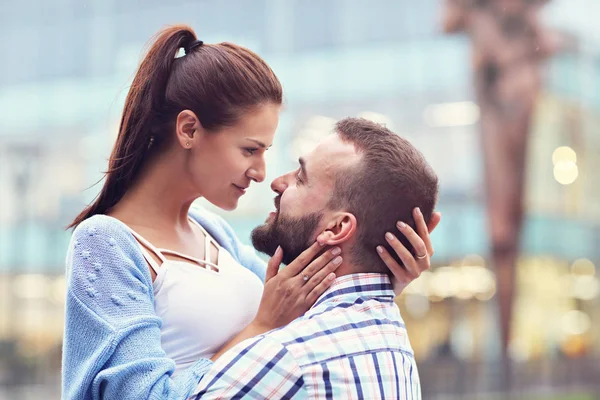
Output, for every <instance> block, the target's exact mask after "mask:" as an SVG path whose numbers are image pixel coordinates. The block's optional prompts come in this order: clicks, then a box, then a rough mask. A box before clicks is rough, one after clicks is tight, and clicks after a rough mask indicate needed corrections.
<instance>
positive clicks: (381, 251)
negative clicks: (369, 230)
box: [377, 246, 383, 254]
mask: <svg viewBox="0 0 600 400" xmlns="http://www.w3.org/2000/svg"><path fill="white" fill-rule="evenodd" d="M377 252H378V253H379V254H381V253H383V247H381V246H377Z"/></svg>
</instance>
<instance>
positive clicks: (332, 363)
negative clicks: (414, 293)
mask: <svg viewBox="0 0 600 400" xmlns="http://www.w3.org/2000/svg"><path fill="white" fill-rule="evenodd" d="M196 393H197V396H196V397H195V399H197V400H200V399H201V400H205V399H242V398H244V399H344V400H351V399H406V400H409V399H410V400H415V399H417V400H419V399H421V388H420V383H419V375H418V372H417V366H416V363H415V359H414V356H413V351H412V348H411V346H410V343H409V341H408V336H407V333H406V329H405V327H404V323H403V321H402V317H401V316H400V312H399V310H398V307H397V306H396V305H395V304H394V292H393V290H392V285H391V283H390V280H389V278H388V277H387V276H385V275H381V274H373V273H369V274H353V275H347V276H343V277H340V278H338V279H336V281H335V282H334V283H333V285H332V286H331V287H330V288H329V289H328V290H327V291H326V292H325V293H323V295H322V296H321V297H320V298H319V299H318V300H317V302H316V303H315V305H314V306H313V307H312V308H311V309H310V310H309V311H308V312H307V313H306V314H305V315H304V316H303V317H301V318H298V319H296V320H295V321H293V322H291V323H290V324H289V325H287V326H285V327H283V328H279V329H276V330H273V331H271V332H268V333H266V334H264V335H260V336H257V337H254V338H252V339H248V340H246V341H244V342H241V343H239V344H238V345H237V346H235V347H234V348H233V349H231V350H230V351H228V352H227V353H225V354H224V355H223V356H222V357H220V358H219V359H218V360H217V362H216V363H215V364H214V366H213V367H212V368H211V369H210V370H209V372H208V373H207V374H206V375H205V376H204V377H203V379H202V380H201V381H200V384H199V385H198V388H197V389H196V391H195V392H194V394H196Z"/></svg>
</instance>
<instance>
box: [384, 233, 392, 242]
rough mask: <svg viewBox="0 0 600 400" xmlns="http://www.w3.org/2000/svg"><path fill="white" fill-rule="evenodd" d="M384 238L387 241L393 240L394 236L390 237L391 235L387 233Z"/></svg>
mask: <svg viewBox="0 0 600 400" xmlns="http://www.w3.org/2000/svg"><path fill="white" fill-rule="evenodd" d="M385 238H386V239H387V240H394V235H392V234H391V233H389V232H388V233H386V234H385Z"/></svg>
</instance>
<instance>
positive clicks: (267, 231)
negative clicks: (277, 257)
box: [250, 222, 279, 257]
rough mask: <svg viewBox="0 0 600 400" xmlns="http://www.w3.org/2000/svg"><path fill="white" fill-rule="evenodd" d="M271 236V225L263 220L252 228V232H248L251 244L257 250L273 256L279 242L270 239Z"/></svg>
mask: <svg viewBox="0 0 600 400" xmlns="http://www.w3.org/2000/svg"><path fill="white" fill-rule="evenodd" d="M272 236H273V235H272V234H271V225H270V224H269V223H266V222H265V223H264V224H262V225H259V226H257V227H256V228H254V229H253V230H252V233H251V234H250V239H251V240H252V246H254V248H255V249H256V250H257V251H259V252H261V253H264V254H266V255H268V256H270V257H273V255H274V254H275V250H277V246H279V244H278V243H275V242H274V241H273V240H271V237H272Z"/></svg>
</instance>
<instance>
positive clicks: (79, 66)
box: [0, 0, 600, 398]
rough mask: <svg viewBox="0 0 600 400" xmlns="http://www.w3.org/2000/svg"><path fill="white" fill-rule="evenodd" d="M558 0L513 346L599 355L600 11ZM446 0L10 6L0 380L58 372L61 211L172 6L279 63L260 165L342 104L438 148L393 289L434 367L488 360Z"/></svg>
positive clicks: (461, 59) (547, 354) (259, 210)
mask: <svg viewBox="0 0 600 400" xmlns="http://www.w3.org/2000/svg"><path fill="white" fill-rule="evenodd" d="M557 3H558V4H557V5H555V7H556V8H555V9H554V10H552V11H551V12H549V13H548V15H547V19H548V20H549V21H551V22H552V23H553V24H555V25H557V26H559V27H560V28H561V29H565V30H570V31H571V33H572V34H574V35H575V37H577V38H578V40H579V41H578V46H576V48H575V49H574V50H572V51H570V52H569V53H566V54H562V55H559V56H557V57H555V58H554V59H553V60H552V61H551V62H550V63H549V64H548V68H547V85H546V88H545V90H544V93H543V95H542V96H541V98H540V101H539V107H538V110H537V115H536V124H535V128H534V132H533V136H532V137H533V139H532V142H531V146H530V155H529V163H528V164H529V165H528V168H529V169H528V184H527V187H528V189H527V205H528V209H527V220H526V224H525V232H524V239H523V243H524V244H523V254H522V259H521V260H520V263H519V265H518V276H519V278H518V295H517V300H516V308H515V316H514V319H515V324H514V341H513V348H512V349H511V352H512V354H513V356H514V359H515V360H519V361H520V362H535V361H536V360H556V359H571V358H578V357H591V356H594V355H595V356H596V357H597V356H598V355H599V354H600V283H599V280H598V277H599V275H600V274H599V271H598V265H599V263H600V246H598V243H600V185H599V184H598V183H600V180H599V179H598V178H596V177H595V176H596V173H597V171H600V135H598V134H597V132H598V130H599V129H600V40H595V39H594V38H598V39H600V29H599V28H596V27H595V26H588V27H584V28H582V24H580V23H577V22H574V21H577V16H575V17H573V15H571V14H572V13H571V14H565V13H564V8H560V7H562V4H563V3H562V2H560V1H558V2H557ZM581 3H586V1H584V0H581ZM587 3H589V7H596V9H597V10H598V8H599V7H598V6H597V5H596V6H593V5H592V2H591V1H590V2H587ZM439 8H440V2H439V0H421V1H418V2H415V1H409V0H375V1H369V2H365V1H360V0H319V1H317V0H287V1H280V0H243V1H234V0H221V1H216V0H204V1H184V0H172V1H169V2H164V1H157V0H146V1H139V0H127V1H116V0H89V1H86V2H77V1H73V0H57V1H53V2H44V1H39V0H27V1H22V2H9V3H8V4H3V6H2V13H1V14H0V54H3V55H4V57H3V62H2V67H1V68H2V73H1V74H0V114H1V118H0V154H1V156H0V204H1V207H0V309H1V310H2V311H1V312H0V385H2V384H5V385H7V384H8V383H13V384H14V383H27V382H29V383H31V382H35V383H37V384H44V383H46V384H49V385H51V386H52V385H53V387H57V385H58V382H59V376H58V370H59V366H60V341H61V334H62V323H63V296H64V285H65V283H64V257H65V251H66V248H67V244H68V240H69V232H66V231H65V230H64V227H65V226H66V225H67V224H68V223H69V222H70V220H71V219H72V218H73V217H74V216H75V215H76V214H77V212H78V211H79V210H80V209H81V208H82V207H83V206H84V205H85V204H86V203H87V202H89V201H90V200H91V199H92V198H93V197H94V196H95V194H96V193H97V191H98V190H99V185H96V186H93V185H94V184H95V183H96V182H97V181H98V180H99V179H100V178H101V177H102V171H103V170H104V169H105V168H106V160H107V158H108V155H109V152H110V148H111V145H112V143H113V141H114V138H115V137H116V133H117V125H118V119H119V113H120V111H121V107H122V104H123V100H124V97H125V95H126V93H127V89H128V84H129V82H130V80H131V78H132V76H133V73H134V71H135V68H136V65H137V63H138V61H139V60H140V57H141V55H142V54H143V52H142V48H143V46H144V44H145V43H146V41H147V40H148V39H149V38H150V37H151V35H152V34H154V33H155V32H156V31H157V30H158V29H159V28H161V27H162V26H164V25H165V24H169V23H188V24H190V25H191V26H192V27H194V28H195V30H196V33H197V34H198V36H199V38H201V39H202V40H204V41H206V42H218V41H232V42H235V43H238V44H243V45H246V46H248V47H249V48H251V49H253V50H255V51H256V52H258V53H259V54H260V55H262V56H263V57H264V58H265V59H266V60H267V61H268V62H269V63H270V64H271V66H272V67H273V69H274V70H275V72H276V73H277V75H278V76H279V78H280V79H281V81H282V83H283V85H284V90H285V97H286V106H285V110H284V112H283V114H282V118H281V122H280V127H279V131H278V134H277V138H276V142H275V146H274V147H273V148H272V149H271V150H270V151H269V152H268V168H269V170H268V175H267V182H269V181H270V179H273V178H274V177H276V176H278V175H279V174H280V173H282V172H284V171H287V170H289V169H291V168H295V167H296V163H297V161H296V160H297V157H298V155H299V154H300V153H302V152H303V151H304V150H305V149H307V148H308V149H310V148H311V146H312V144H313V143H314V142H315V141H316V140H318V139H319V138H320V137H321V136H322V135H324V134H326V133H327V132H328V131H329V130H330V129H331V126H332V124H333V122H334V121H335V120H336V119H339V118H341V117H344V116H363V117H365V118H369V119H373V120H376V121H379V122H382V123H385V124H386V125H388V126H389V127H390V128H391V129H393V130H395V131H396V132H398V133H399V134H400V135H402V136H404V137H406V138H408V139H409V140H411V141H412V142H413V143H414V144H415V145H416V146H417V147H418V148H420V149H421V150H422V151H423V152H424V153H425V155H426V157H427V158H428V160H429V161H430V162H431V164H432V165H433V167H434V168H435V170H436V171H437V172H438V174H439V176H440V182H441V197H440V204H439V209H440V210H441V211H442V212H443V220H442V224H441V225H440V226H439V228H438V229H437V230H436V232H435V233H434V235H433V239H434V245H435V250H436V254H435V256H434V258H433V262H434V268H433V269H432V271H431V272H428V273H426V274H424V276H423V277H422V278H420V279H419V281H417V282H415V283H414V284H413V285H412V286H411V287H410V288H409V290H407V292H406V293H405V294H404V295H403V296H401V297H400V298H399V299H398V304H399V305H400V307H401V309H402V310H403V315H404V318H405V320H406V323H407V325H408V327H409V331H410V333H411V341H412V343H413V347H414V348H415V351H416V355H417V357H418V359H419V360H420V362H421V363H422V364H423V365H424V368H423V373H424V374H425V375H424V376H423V380H424V382H425V381H426V379H427V373H428V371H429V370H428V365H430V364H428V363H429V362H430V361H432V360H434V361H435V360H444V359H449V360H456V361H459V362H487V361H490V360H494V358H495V357H496V356H497V354H498V345H499V337H498V333H497V332H498V329H497V325H496V324H497V323H496V317H495V305H494V301H493V300H494V294H495V280H494V274H493V272H492V270H491V269H490V266H489V262H487V255H488V254H487V239H486V229H485V225H484V224H485V215H484V214H485V210H484V207H483V197H482V196H483V190H482V185H481V179H482V174H481V172H480V171H481V163H482V160H481V156H480V151H479V143H478V140H479V137H478V135H477V134H476V133H477V129H478V121H479V109H478V107H477V105H476V104H475V103H474V100H473V99H474V96H473V93H472V85H471V77H470V60H469V52H470V45H469V43H468V39H467V38H462V37H445V36H443V35H442V34H441V32H440V29H439V28H438V16H439V14H438V13H439ZM598 11H600V10H598ZM582 29H583V30H582ZM585 29H587V30H585ZM591 31H593V32H596V33H595V36H591V35H590V34H589V32H591ZM86 188H90V189H88V190H84V189H86ZM272 198H273V196H272V193H270V190H269V186H268V184H267V183H263V184H262V185H257V186H256V187H254V188H253V189H252V190H251V191H250V192H249V193H248V194H247V195H246V196H245V197H244V198H243V199H242V201H241V202H240V207H239V209H238V210H236V211H235V212H233V213H230V214H228V215H226V218H227V219H228V220H229V221H230V222H231V223H232V225H234V227H235V228H236V229H237V230H238V232H239V234H240V237H242V239H247V238H248V234H249V232H250V230H251V229H252V228H253V227H254V226H255V225H257V224H259V223H261V222H262V221H263V219H264V217H265V216H266V214H267V212H268V211H270V210H271V209H272V208H273V205H272V204H273V203H272ZM16 366H17V367H18V368H17V367H16ZM1 396H2V394H1V392H0V398H1Z"/></svg>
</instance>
